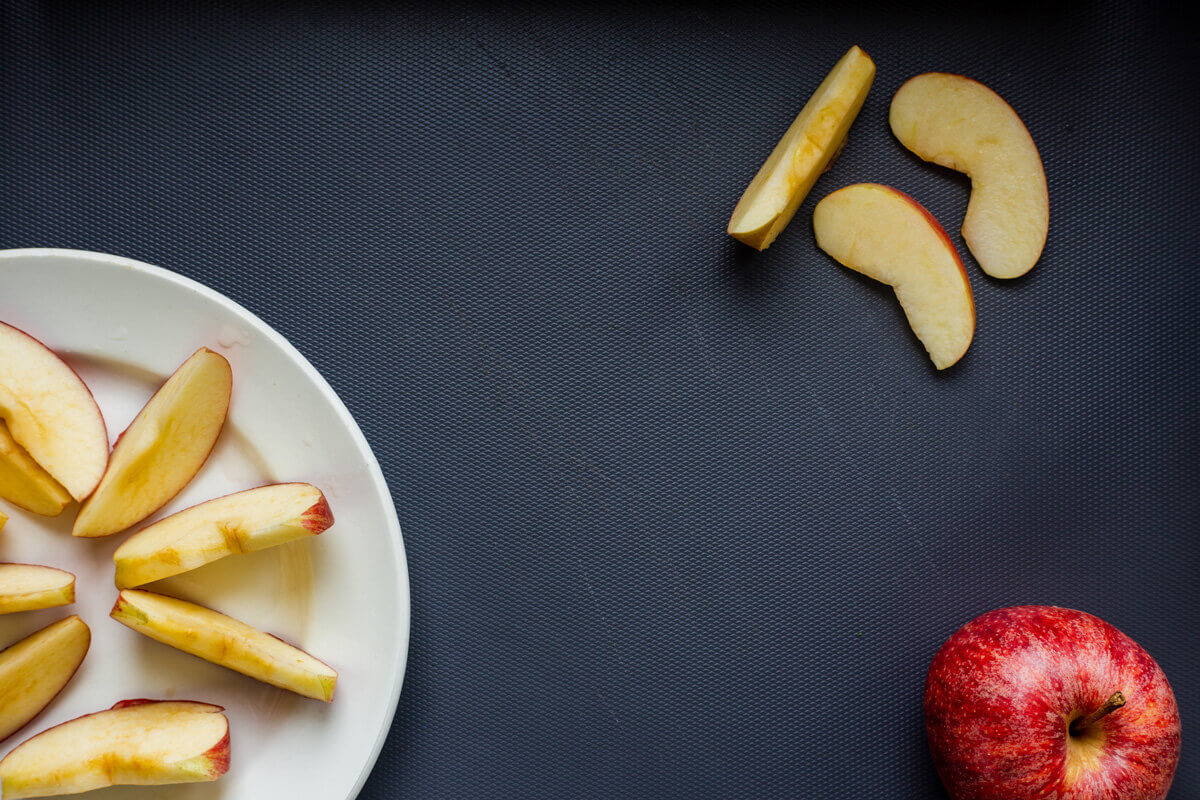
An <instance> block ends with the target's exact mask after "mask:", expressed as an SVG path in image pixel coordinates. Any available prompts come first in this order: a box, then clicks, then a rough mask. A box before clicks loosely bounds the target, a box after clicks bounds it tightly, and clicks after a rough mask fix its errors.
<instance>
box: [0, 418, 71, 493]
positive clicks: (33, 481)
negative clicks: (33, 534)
mask: <svg viewBox="0 0 1200 800" xmlns="http://www.w3.org/2000/svg"><path fill="white" fill-rule="evenodd" d="M0 497H3V498H4V499H5V500H7V501H9V502H10V503H12V504H13V505H16V506H20V507H21V508H23V509H25V510H26V511H32V512H33V513H34V514H41V515H43V516H46V517H56V516H58V515H59V514H61V513H62V510H63V509H64V508H66V507H67V506H68V505H70V504H71V501H72V498H71V495H70V493H69V492H67V490H66V489H64V488H63V487H62V485H61V484H59V482H58V481H56V480H54V478H53V477H52V476H51V475H50V473H49V472H46V470H44V469H42V467H41V465H40V464H38V463H37V462H36V461H34V460H33V459H32V458H31V457H30V455H29V453H27V452H25V448H24V447H21V445H19V444H17V441H16V440H15V439H13V438H12V434H10V433H9V432H8V426H7V425H5V424H4V422H3V420H0Z"/></svg>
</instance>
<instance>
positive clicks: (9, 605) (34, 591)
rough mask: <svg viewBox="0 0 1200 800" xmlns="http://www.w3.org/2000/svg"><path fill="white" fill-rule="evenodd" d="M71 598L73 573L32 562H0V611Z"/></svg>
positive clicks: (55, 603) (43, 605)
mask: <svg viewBox="0 0 1200 800" xmlns="http://www.w3.org/2000/svg"><path fill="white" fill-rule="evenodd" d="M74 602H75V576H74V575H72V574H71V573H69V572H64V571H63V570H61V569H55V568H54V567H39V566H37V565H36V564H0V614H12V613H13V612H16V611H34V610H36V609H39V608H54V607H55V606H65V605H67V604H69V603H74Z"/></svg>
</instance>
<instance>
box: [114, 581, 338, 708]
mask: <svg viewBox="0 0 1200 800" xmlns="http://www.w3.org/2000/svg"><path fill="white" fill-rule="evenodd" d="M111 616H112V618H113V619H115V620H117V621H118V622H120V623H122V624H123V625H128V626H129V627H130V628H132V629H133V630H135V631H137V632H138V633H142V634H145V635H146V636H149V637H150V638H151V639H154V640H156V641H159V642H162V643H163V644H167V645H170V646H171V647H175V648H177V649H179V650H182V651H184V652H185V653H191V654H192V655H194V656H199V657H200V658H203V659H204V660H206V661H211V662H212V663H214V664H219V665H220V666H222V667H227V668H229V669H231V670H234V671H235V672H240V673H242V674H243V675H248V676H249V677H251V678H254V679H256V680H260V681H263V682H264V683H269V684H271V685H272V686H278V687H279V688H281V689H287V690H289V691H292V692H295V693H296V694H300V695H304V696H305V697H312V698H314V699H317V700H323V701H325V702H327V703H328V702H329V701H331V700H332V699H333V691H334V688H335V687H336V685H337V672H336V671H334V670H333V669H332V668H331V667H330V666H329V665H328V664H325V663H323V662H321V661H318V660H317V659H315V658H313V657H312V656H310V655H309V654H308V653H305V652H304V651H303V650H300V649H298V648H295V647H292V646H291V645H290V644H287V643H286V642H284V641H282V640H280V639H277V638H276V637H274V636H271V635H270V634H268V633H263V632H262V631H260V630H257V629H256V628H252V627H250V626H249V625H247V624H246V623H244V622H239V621H238V620H236V619H234V618H232V617H227V616H225V615H224V614H221V613H218V612H216V611H213V610H212V609H211V608H205V607H204V606H199V605H196V604H195V603H189V602H187V601H186V600H180V599H178V598H175V597H167V596H166V595H161V594H155V593H153V592H145V591H141V590H139V589H125V590H123V591H122V592H121V593H120V596H119V597H118V598H117V603H116V605H114V606H113V610H112V615H111Z"/></svg>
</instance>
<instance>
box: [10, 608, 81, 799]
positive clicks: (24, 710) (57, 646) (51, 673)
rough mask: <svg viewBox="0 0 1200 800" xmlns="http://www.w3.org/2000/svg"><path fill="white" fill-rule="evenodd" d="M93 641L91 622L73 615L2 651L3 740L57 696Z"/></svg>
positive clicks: (73, 673)
mask: <svg viewBox="0 0 1200 800" xmlns="http://www.w3.org/2000/svg"><path fill="white" fill-rule="evenodd" d="M91 643H92V633H91V631H90V630H88V626H87V625H85V624H84V622H83V620H81V619H80V618H79V617H76V616H70V617H67V618H66V619H63V620H59V621H58V622H55V623H54V624H53V625H49V626H47V627H45V628H42V629H41V630H40V631H38V632H37V633H35V634H33V635H32V636H28V637H26V638H24V639H22V640H21V641H19V642H17V643H16V644H14V645H12V646H11V647H9V648H7V649H5V650H2V651H0V742H2V741H4V740H5V739H7V738H8V737H9V736H12V735H13V734H14V733H16V732H17V731H18V730H20V729H21V728H23V727H24V726H25V725H26V724H27V723H28V722H29V721H30V720H32V719H33V718H34V717H36V716H37V715H38V714H40V713H41V711H42V709H43V708H45V707H46V706H48V705H50V701H52V700H53V699H54V698H55V697H58V693H59V692H61V691H62V690H63V688H64V687H65V686H66V685H67V683H69V682H70V680H71V678H72V676H74V675H75V670H77V669H79V665H80V664H82V663H83V657H84V656H86V655H87V651H88V647H89V646H90V645H91ZM9 796H10V795H9V794H8V789H7V787H6V788H5V790H4V797H5V798H8V797H9Z"/></svg>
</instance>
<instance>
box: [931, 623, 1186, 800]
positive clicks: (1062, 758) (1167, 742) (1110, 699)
mask: <svg viewBox="0 0 1200 800" xmlns="http://www.w3.org/2000/svg"><path fill="white" fill-rule="evenodd" d="M925 727H926V732H927V733H928V736H929V745H930V749H931V750H932V751H933V761H934V764H935V765H936V767H937V771H938V775H940V776H941V779H942V783H943V784H945V786H946V790H947V792H949V794H950V796H951V797H952V798H955V800H968V799H969V800H1034V798H1039V799H1040V798H1049V797H1053V798H1057V799H1058V800H1163V798H1165V797H1166V796H1167V792H1168V790H1169V789H1170V788H1171V780H1172V777H1173V776H1174V774H1175V766H1176V764H1177V763H1178V762H1179V744H1180V739H1179V736H1180V727H1179V708H1178V706H1177V705H1176V702H1175V695H1174V693H1173V692H1172V691H1171V686H1170V684H1169V683H1168V682H1167V678H1166V676H1165V675H1164V674H1163V671H1162V669H1161V668H1160V667H1159V666H1158V664H1157V663H1155V661H1154V659H1153V658H1151V657H1150V655H1149V654H1148V653H1147V652H1146V651H1145V650H1143V649H1142V648H1141V647H1140V646H1139V645H1138V644H1137V642H1135V641H1133V640H1132V639H1130V638H1129V637H1128V636H1126V635H1125V634H1123V633H1121V631H1119V630H1117V629H1116V628H1114V627H1113V626H1112V625H1110V624H1108V623H1107V622H1105V621H1103V620H1101V619H1099V618H1097V617H1094V616H1092V615H1091V614H1087V613H1084V612H1082V611H1073V610H1071V609H1066V608H1056V607H1052V606H1017V607H1014V608H1001V609H997V610H995V611H990V612H988V613H986V614H984V615H982V616H980V617H977V618H975V619H974V620H972V621H970V622H968V623H967V624H966V625H964V626H963V627H962V628H960V629H959V630H958V631H957V632H956V633H954V635H953V636H951V637H950V638H949V639H948V640H947V641H946V643H945V644H943V645H942V647H941V649H940V650H938V653H937V655H936V656H935V657H934V659H933V663H932V664H931V665H930V667H929V674H928V676H927V677H926V681H925Z"/></svg>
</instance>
